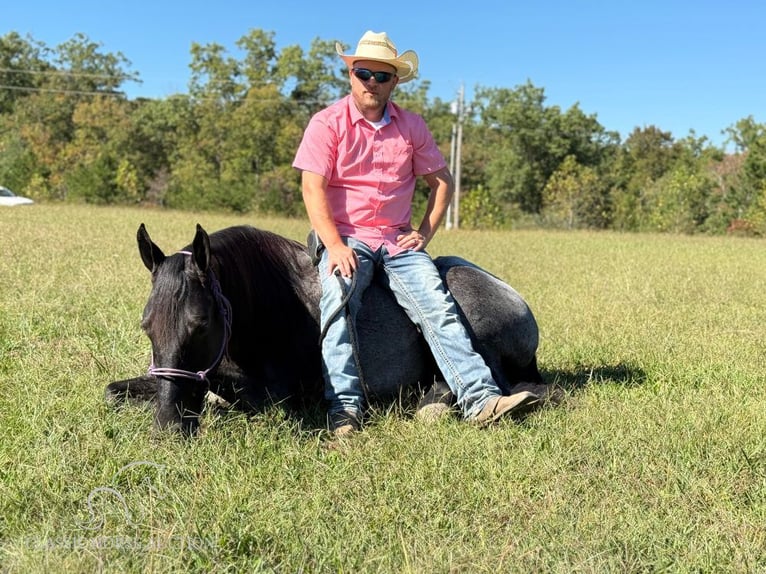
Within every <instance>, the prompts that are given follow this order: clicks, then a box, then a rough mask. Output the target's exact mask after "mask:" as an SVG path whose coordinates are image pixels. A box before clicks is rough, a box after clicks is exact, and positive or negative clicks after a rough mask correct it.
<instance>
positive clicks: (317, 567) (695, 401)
mask: <svg viewBox="0 0 766 574" xmlns="http://www.w3.org/2000/svg"><path fill="white" fill-rule="evenodd" d="M141 222H145V223H146V224H147V227H148V229H149V232H150V233H151V234H152V237H153V239H154V240H155V241H156V242H157V243H158V244H159V245H160V246H161V247H163V248H165V249H166V250H168V251H169V250H172V249H176V248H180V247H182V246H183V245H185V244H186V243H188V242H189V241H190V240H191V238H192V235H193V231H194V225H195V224H196V223H197V222H200V223H202V225H203V226H204V227H205V228H206V229H207V230H208V231H214V230H216V229H219V228H221V227H225V226H228V225H232V224H238V223H243V222H246V223H252V224H255V225H257V226H260V227H263V228H267V229H270V230H273V231H277V232H280V233H282V234H284V235H288V236H290V237H293V238H295V239H302V238H303V237H305V233H306V231H307V227H308V225H307V223H306V222H304V221H288V220H279V219H266V220H262V219H258V218H256V217H250V218H241V217H235V216H226V215H211V214H189V213H175V212H162V211H153V210H140V209H106V208H93V207H84V206H50V205H35V206H31V207H29V208H11V209H2V210H0V229H2V249H0V292H1V293H2V298H1V299H0V389H1V390H2V392H1V393H0V571H2V572H14V573H15V572H19V573H28V572H32V573H35V572H65V573H68V572H72V573H80V572H98V571H103V572H215V573H222V572H285V573H287V572H290V573H292V572H428V573H430V572H471V573H473V572H487V573H489V572H492V573H494V572H499V571H500V572H663V571H666V572H759V571H760V572H763V571H766V443H765V442H764V440H763V429H764V428H766V409H764V405H765V404H766V400H765V399H766V392H764V386H763V382H764V373H766V360H765V358H766V355H765V354H764V347H763V345H764V335H765V334H766V327H764V325H765V324H766V305H764V292H766V243H764V242H763V241H758V240H752V239H739V238H711V237H677V236H668V235H620V234H615V233H584V232H580V233H557V232H546V231H534V230H524V231H514V232H469V231H450V232H447V231H442V232H441V233H440V235H438V236H437V238H436V240H435V241H434V243H433V244H432V246H431V252H432V254H433V255H439V254H447V253H454V254H458V255H461V256H464V257H466V258H468V259H471V260H473V261H474V262H476V263H478V264H480V265H482V266H483V267H485V268H486V269H488V270H490V271H491V272H493V273H494V274H496V275H498V276H499V277H501V278H502V279H504V280H506V281H507V282H508V283H510V284H511V285H513V286H514V287H515V288H516V289H517V290H518V291H519V292H520V293H521V294H522V295H524V297H525V298H526V299H527V301H528V302H529V304H530V305H531V307H532V309H533V311H534V312H535V315H536V317H537V320H538V322H539V325H540V331H541V345H540V350H539V355H538V358H539V363H540V367H541V370H542V371H543V374H544V376H545V377H546V379H547V380H549V381H556V382H558V383H559V384H561V385H563V386H564V387H565V388H566V395H567V398H566V401H565V403H564V404H563V405H562V406H560V407H558V408H553V409H547V410H543V411H540V412H537V413H535V414H533V415H532V416H530V417H529V418H527V419H526V420H525V421H524V422H522V423H514V422H504V423H503V424H501V425H498V426H496V427H493V428H490V429H485V430H480V429H477V428H475V427H473V426H470V425H467V424H465V423H463V422H461V421H459V420H457V419H448V420H443V421H439V422H437V423H434V424H430V425H429V424H426V423H423V422H421V421H418V420H415V419H413V418H412V416H411V414H412V413H411V407H410V406H409V405H407V404H392V405H391V406H390V408H385V409H380V410H379V411H377V412H375V413H374V414H373V416H372V419H371V422H370V424H369V425H368V426H367V427H366V430H365V431H364V432H363V433H361V434H360V435H359V436H358V437H355V438H354V440H353V441H350V442H349V443H348V444H346V445H345V446H344V447H342V448H338V449H331V448H327V440H326V436H325V434H324V433H323V432H321V431H319V430H318V429H317V425H316V424H315V423H316V417H314V419H313V420H312V419H311V415H308V419H307V420H300V419H296V418H295V417H290V416H287V415H286V414H285V413H284V412H283V411H281V410H279V409H276V408H274V409H271V410H269V411H267V412H265V413H263V414H259V415H257V416H254V417H252V418H247V417H245V416H243V415H240V414H236V413H228V412H216V413H211V414H210V415H209V416H207V417H206V419H205V422H204V427H203V431H202V433H201V435H200V436H199V437H197V438H195V439H192V440H188V441H185V440H182V439H178V438H173V437H168V436H164V435H158V434H156V433H154V432H153V431H152V427H151V411H150V410H148V409H147V408H144V407H141V406H127V407H124V408H121V409H118V410H114V409H109V408H107V406H106V405H105V404H104V401H103V394H102V393H103V388H104V386H105V385H106V384H107V383H108V382H110V381H112V380H115V379H120V378H126V377H131V376H136V375H138V374H141V373H142V372H144V370H145V369H146V367H147V364H148V361H149V346H148V339H146V338H145V337H144V335H143V334H142V333H141V331H140V328H139V317H140V313H141V310H142V308H143V305H144V303H145V300H146V296H147V295H148V290H149V277H148V273H147V271H146V270H145V269H144V267H143V265H142V264H141V262H140V259H139V256H138V252H137V249H136V246H135V232H136V228H137V227H138V225H139V223H141Z"/></svg>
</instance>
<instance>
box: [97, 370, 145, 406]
mask: <svg viewBox="0 0 766 574" xmlns="http://www.w3.org/2000/svg"><path fill="white" fill-rule="evenodd" d="M156 394H157V379H155V378H154V377H150V376H149V375H144V376H141V377H136V378H133V379H125V380H122V381H114V382H113V383H109V384H108V385H107V386H106V388H105V389H104V399H105V400H106V402H107V404H109V405H120V404H123V403H126V402H146V401H151V400H153V399H154V396H155V395H156Z"/></svg>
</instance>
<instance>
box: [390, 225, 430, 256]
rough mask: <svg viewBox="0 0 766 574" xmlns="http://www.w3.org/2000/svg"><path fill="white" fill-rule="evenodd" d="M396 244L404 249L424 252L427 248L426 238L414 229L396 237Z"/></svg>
mask: <svg viewBox="0 0 766 574" xmlns="http://www.w3.org/2000/svg"><path fill="white" fill-rule="evenodd" d="M396 244H397V245H398V246H399V247H401V248H403V249H411V250H412V251H422V250H423V249H425V248H426V238H425V237H423V236H422V235H421V234H420V232H419V231H415V230H414V229H412V230H410V231H408V232H406V233H402V234H401V235H397V236H396Z"/></svg>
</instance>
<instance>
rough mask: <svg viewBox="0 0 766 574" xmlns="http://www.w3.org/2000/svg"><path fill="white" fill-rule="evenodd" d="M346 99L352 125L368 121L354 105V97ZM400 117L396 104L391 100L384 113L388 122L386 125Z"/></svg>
mask: <svg viewBox="0 0 766 574" xmlns="http://www.w3.org/2000/svg"><path fill="white" fill-rule="evenodd" d="M346 99H347V100H348V102H347V105H348V111H349V116H350V117H351V123H352V124H354V125H356V124H357V123H359V122H360V121H361V120H364V121H367V120H366V119H365V118H364V116H363V115H362V112H360V111H359V109H358V108H357V107H356V105H355V104H354V98H353V96H351V94H349V95H348V96H346ZM398 115H399V110H398V106H397V105H396V104H395V103H393V102H392V101H391V100H389V101H388V102H387V103H386V109H385V110H384V111H383V119H386V120H388V121H386V123H387V124H388V123H390V120H391V119H393V118H395V117H397V116H398Z"/></svg>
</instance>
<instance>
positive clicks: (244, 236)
mask: <svg viewBox="0 0 766 574" xmlns="http://www.w3.org/2000/svg"><path fill="white" fill-rule="evenodd" d="M210 251H211V267H212V268H213V271H214V272H215V273H216V275H217V276H218V280H219V281H220V283H221V288H222V290H223V292H224V293H225V294H226V297H227V298H228V299H229V302H230V303H231V305H232V308H233V315H234V317H233V319H234V325H233V326H234V330H235V331H236V330H237V326H238V325H239V326H240V327H241V328H242V330H243V332H247V333H248V336H249V337H257V338H258V339H259V345H266V346H273V345H275V344H277V342H280V341H281V342H282V343H284V341H285V340H286V339H285V337H288V338H289V337H290V336H291V334H292V336H294V334H295V332H296V331H300V330H301V328H302V326H303V325H304V324H305V322H306V320H307V318H310V313H311V309H309V307H308V302H309V299H310V298H309V297H308V291H307V290H308V287H307V284H308V283H310V281H307V280H306V277H305V274H306V273H307V272H314V271H313V270H312V269H311V268H310V263H309V259H308V255H307V253H306V249H305V247H304V246H303V245H301V244H300V243H298V242H297V241H293V240H292V239H288V238H286V237H282V236H280V235H277V234H275V233H272V232H270V231H265V230H262V229H257V228H255V227H250V226H237V227H228V228H225V229H222V230H220V231H216V232H215V233H212V234H211V235H210ZM307 265H308V267H307ZM254 326H256V327H257V328H254Z"/></svg>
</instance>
